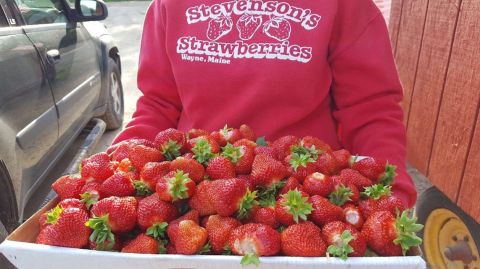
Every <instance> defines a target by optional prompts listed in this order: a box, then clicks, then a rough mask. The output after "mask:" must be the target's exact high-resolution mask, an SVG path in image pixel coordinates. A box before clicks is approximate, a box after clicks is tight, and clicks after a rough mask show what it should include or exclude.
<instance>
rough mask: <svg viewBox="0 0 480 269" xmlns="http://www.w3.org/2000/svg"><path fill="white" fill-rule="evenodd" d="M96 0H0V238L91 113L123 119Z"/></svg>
mask: <svg viewBox="0 0 480 269" xmlns="http://www.w3.org/2000/svg"><path fill="white" fill-rule="evenodd" d="M107 15H108V10H107V7H106V5H105V4H104V3H103V2H101V1H93V0H76V1H75V0H74V2H70V1H69V0H0V78H1V79H0V212H1V213H0V242H1V241H3V240H4V239H5V237H6V236H7V234H8V233H9V232H11V231H13V230H14V229H15V228H16V227H17V226H18V225H19V224H20V223H21V222H22V221H23V220H24V219H25V218H27V217H28V216H27V215H26V213H25V207H26V205H27V203H28V202H29V200H30V199H32V197H33V196H34V194H35V192H36V191H37V190H38V187H39V186H41V185H42V183H44V182H45V178H46V176H47V174H48V172H49V171H51V170H52V168H53V167H54V166H55V165H56V164H57V163H58V161H59V160H60V159H61V158H62V154H63V153H64V152H65V151H66V150H67V149H68V148H69V147H70V146H71V144H72V142H73V141H74V140H75V139H76V138H77V137H78V135H79V133H80V132H81V131H82V129H84V127H85V126H86V125H87V123H89V122H90V121H91V120H92V119H94V118H100V119H102V120H103V121H104V122H105V123H106V128H107V129H117V128H120V127H121V126H122V122H123V110H124V104H123V88H122V82H121V60H120V54H119V50H118V47H117V46H116V44H115V42H114V40H113V38H112V36H111V35H110V34H109V33H108V31H107V30H106V28H105V26H104V25H103V24H102V23H100V22H99V21H100V20H103V19H105V18H106V17H107Z"/></svg>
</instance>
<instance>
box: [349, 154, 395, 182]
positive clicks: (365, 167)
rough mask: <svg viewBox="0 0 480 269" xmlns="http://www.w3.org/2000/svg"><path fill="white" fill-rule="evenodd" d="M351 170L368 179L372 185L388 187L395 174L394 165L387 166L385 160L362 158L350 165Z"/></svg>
mask: <svg viewBox="0 0 480 269" xmlns="http://www.w3.org/2000/svg"><path fill="white" fill-rule="evenodd" d="M352 169H354V170H357V171H358V172H360V173H361V174H362V175H364V176H366V177H368V178H369V179H370V180H372V181H373V183H382V184H383V185H390V184H391V183H392V181H393V180H394V178H395V176H396V175H397V173H396V172H395V170H396V169H397V167H396V166H395V165H391V164H388V163H387V161H385V160H380V159H375V158H364V159H362V160H360V161H356V162H354V163H353V164H352Z"/></svg>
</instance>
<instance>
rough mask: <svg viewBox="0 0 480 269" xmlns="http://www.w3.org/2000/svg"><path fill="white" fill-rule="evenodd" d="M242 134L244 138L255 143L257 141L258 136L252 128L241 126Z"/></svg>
mask: <svg viewBox="0 0 480 269" xmlns="http://www.w3.org/2000/svg"><path fill="white" fill-rule="evenodd" d="M239 131H240V133H241V134H242V137H243V138H245V139H248V140H251V141H255V139H257V136H256V135H255V132H254V131H253V130H252V128H250V126H248V125H246V124H242V125H240V128H239Z"/></svg>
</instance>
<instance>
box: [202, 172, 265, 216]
mask: <svg viewBox="0 0 480 269" xmlns="http://www.w3.org/2000/svg"><path fill="white" fill-rule="evenodd" d="M207 192H208V195H209V196H210V201H211V203H212V205H213V207H214V208H215V210H216V211H217V212H218V214H219V215H220V216H223V217H228V216H231V215H233V214H234V213H235V212H236V213H237V217H238V218H240V219H244V218H247V217H248V215H249V214H250V210H251V208H252V206H253V205H254V204H255V202H256V201H255V198H256V195H257V192H256V191H254V192H251V191H250V190H249V189H248V188H247V183H246V182H245V180H243V179H239V178H231V179H219V180H215V181H212V182H210V184H208V185H207Z"/></svg>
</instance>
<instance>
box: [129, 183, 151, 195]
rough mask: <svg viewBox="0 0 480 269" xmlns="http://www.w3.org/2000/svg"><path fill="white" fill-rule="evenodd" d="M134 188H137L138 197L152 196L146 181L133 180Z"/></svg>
mask: <svg viewBox="0 0 480 269" xmlns="http://www.w3.org/2000/svg"><path fill="white" fill-rule="evenodd" d="M133 186H134V187H135V193H136V195H137V196H147V195H150V194H152V190H151V189H150V187H149V186H148V185H147V184H146V183H145V182H144V181H141V180H133Z"/></svg>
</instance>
